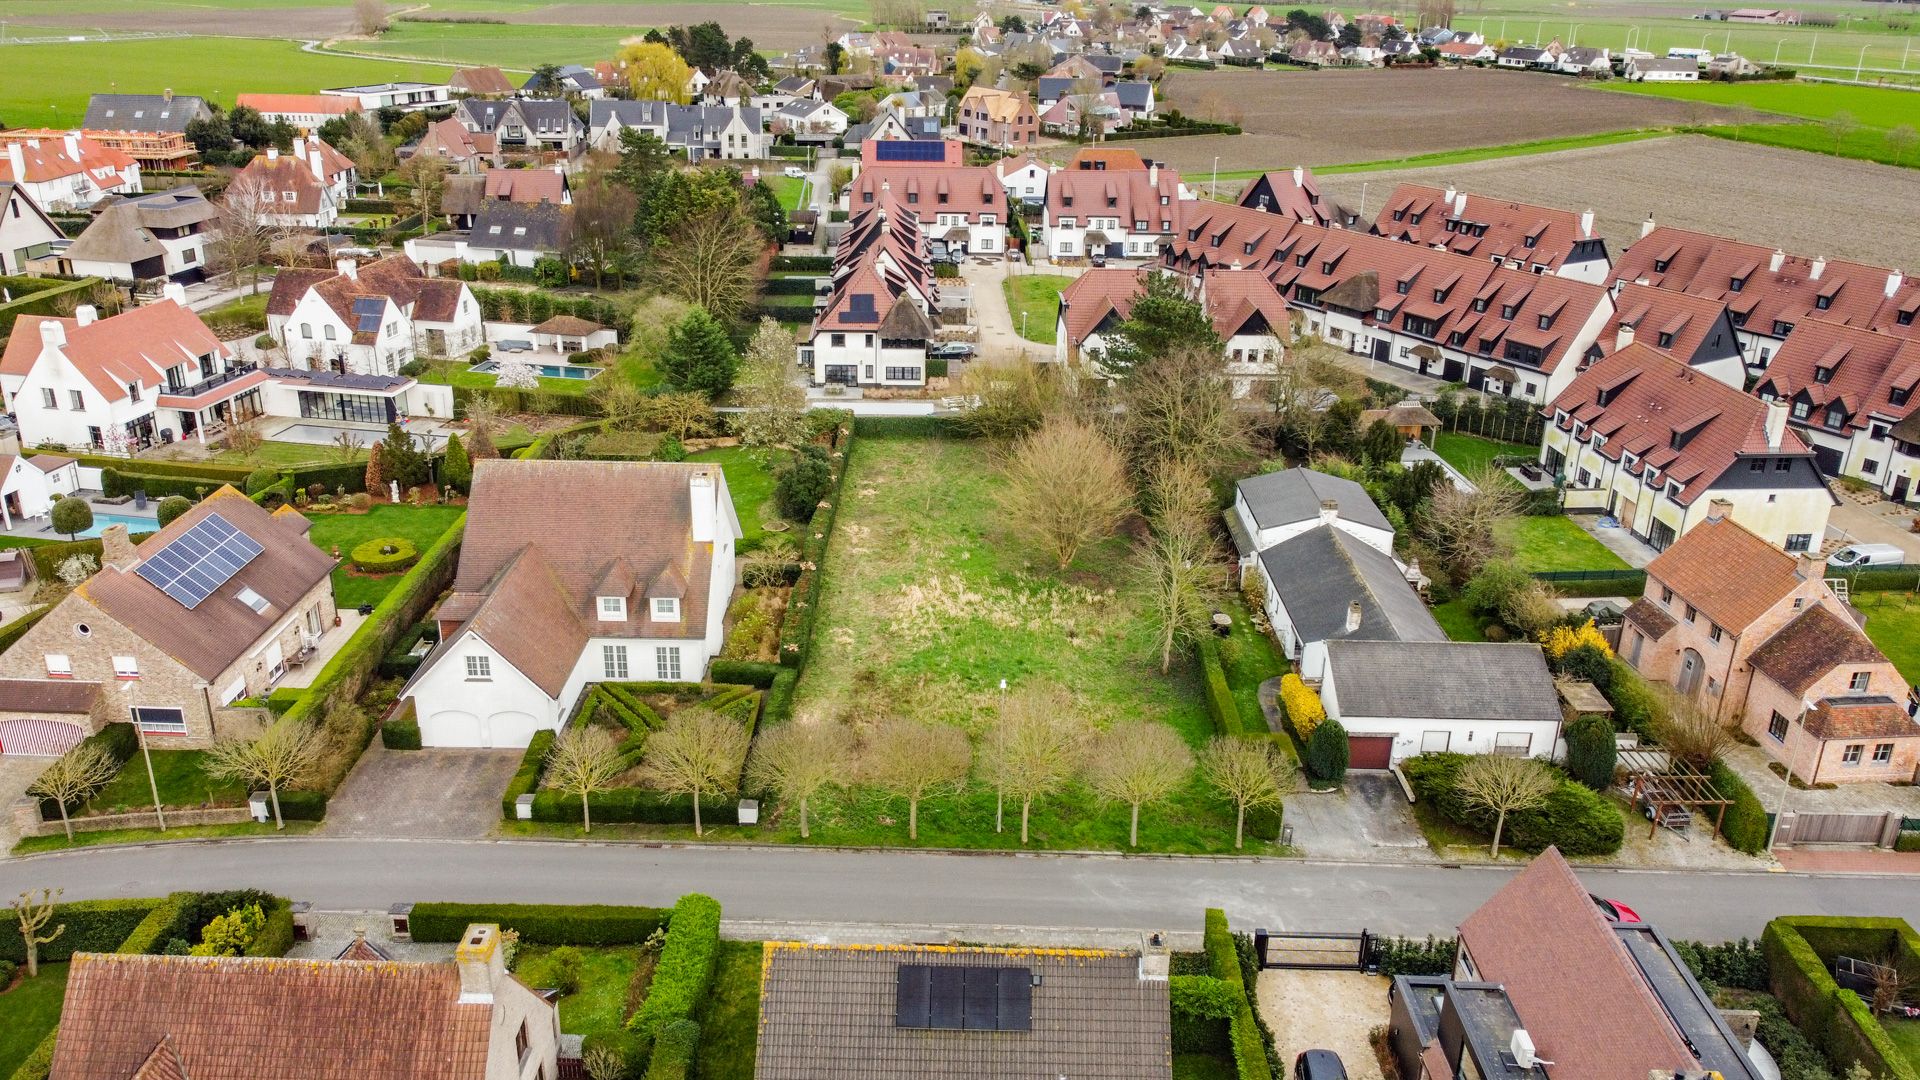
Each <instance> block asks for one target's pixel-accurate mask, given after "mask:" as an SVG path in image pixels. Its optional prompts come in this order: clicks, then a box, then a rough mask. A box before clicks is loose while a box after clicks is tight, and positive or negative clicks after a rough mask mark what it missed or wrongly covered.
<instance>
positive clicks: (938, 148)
mask: <svg viewBox="0 0 1920 1080" xmlns="http://www.w3.org/2000/svg"><path fill="white" fill-rule="evenodd" d="M873 152H874V160H876V161H921V162H932V163H934V164H938V163H940V162H943V161H945V160H947V146H946V144H945V143H938V142H900V141H895V140H888V141H884V142H878V143H875V144H874V146H873Z"/></svg>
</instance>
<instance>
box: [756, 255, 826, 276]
mask: <svg viewBox="0 0 1920 1080" xmlns="http://www.w3.org/2000/svg"><path fill="white" fill-rule="evenodd" d="M771 268H772V269H774V270H788V271H795V272H799V273H816V274H824V273H827V272H828V271H830V270H832V269H833V258H832V256H829V255H775V256H774V257H773V263H772V267H771Z"/></svg>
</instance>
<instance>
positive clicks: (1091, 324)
mask: <svg viewBox="0 0 1920 1080" xmlns="http://www.w3.org/2000/svg"><path fill="white" fill-rule="evenodd" d="M1145 275H1146V271H1144V270H1123V269H1120V268H1117V267H1102V268H1099V269H1094V270H1088V271H1087V272H1086V273H1084V274H1081V275H1080V276H1079V277H1077V278H1074V279H1073V283H1072V284H1070V285H1068V286H1067V287H1066V288H1065V289H1062V290H1061V292H1060V314H1061V315H1062V316H1063V317H1064V318H1065V319H1066V321H1067V342H1068V344H1071V345H1074V346H1076V347H1078V346H1079V344H1080V343H1081V342H1083V341H1085V340H1087V337H1088V335H1090V334H1092V333H1093V332H1094V331H1096V330H1098V329H1099V328H1100V326H1101V324H1102V323H1104V322H1106V320H1107V318H1108V316H1112V317H1114V318H1115V319H1121V320H1124V319H1125V318H1126V317H1127V315H1128V313H1129V312H1131V311H1132V310H1133V301H1134V299H1135V298H1136V297H1138V296H1139V295H1140V290H1141V288H1142V287H1143V283H1144V281H1145Z"/></svg>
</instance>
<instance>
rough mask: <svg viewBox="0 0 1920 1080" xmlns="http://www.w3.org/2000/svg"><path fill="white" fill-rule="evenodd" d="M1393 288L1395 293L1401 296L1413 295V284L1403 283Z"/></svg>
mask: <svg viewBox="0 0 1920 1080" xmlns="http://www.w3.org/2000/svg"><path fill="white" fill-rule="evenodd" d="M1393 288H1394V291H1395V292H1397V293H1399V294H1400V295H1401V296H1405V295H1407V294H1408V293H1411V292H1412V291H1413V282H1411V281H1402V282H1400V283H1399V284H1397V285H1395V286H1394V287H1393Z"/></svg>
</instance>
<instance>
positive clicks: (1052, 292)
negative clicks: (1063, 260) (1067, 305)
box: [1000, 274, 1073, 345]
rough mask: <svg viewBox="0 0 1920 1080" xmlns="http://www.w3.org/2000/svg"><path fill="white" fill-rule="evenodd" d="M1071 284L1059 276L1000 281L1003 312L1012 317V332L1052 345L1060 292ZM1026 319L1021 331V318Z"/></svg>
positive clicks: (1034, 275) (1058, 316)
mask: <svg viewBox="0 0 1920 1080" xmlns="http://www.w3.org/2000/svg"><path fill="white" fill-rule="evenodd" d="M1071 284H1073V279H1072V278H1071V277H1067V276H1065V275H1063V274H1014V275H1011V276H1009V277H1008V278H1006V280H1004V281H1002V282H1001V285H1000V288H1001V291H1002V292H1004V293H1006V296H1007V310H1008V312H1010V313H1011V314H1012V315H1013V330H1014V332H1015V333H1017V334H1020V336H1021V337H1024V338H1026V339H1027V340H1028V341H1037V342H1039V343H1041V344H1042V345H1051V344H1053V335H1054V331H1055V329H1057V328H1056V326H1055V324H1056V323H1057V322H1059V320H1060V290H1062V289H1064V288H1066V287H1067V286H1069V285H1071ZM1022 315H1024V316H1026V321H1025V323H1024V326H1025V330H1024V332H1023V331H1022V329H1021V327H1022V325H1023V324H1022V322H1021V316H1022Z"/></svg>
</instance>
